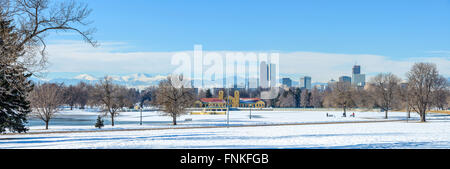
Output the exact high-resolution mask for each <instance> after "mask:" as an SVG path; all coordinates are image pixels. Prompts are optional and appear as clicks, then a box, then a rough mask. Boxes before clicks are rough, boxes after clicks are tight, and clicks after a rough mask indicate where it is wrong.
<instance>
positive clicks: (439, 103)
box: [432, 88, 450, 110]
mask: <svg viewBox="0 0 450 169" xmlns="http://www.w3.org/2000/svg"><path fill="white" fill-rule="evenodd" d="M449 96H450V91H449V89H448V88H441V89H440V90H438V91H436V92H433V96H432V97H433V106H435V107H436V108H438V109H439V110H444V109H446V108H447V107H448V102H447V101H448V98H449Z"/></svg>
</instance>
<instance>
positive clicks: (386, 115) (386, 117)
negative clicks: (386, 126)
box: [384, 109, 388, 119]
mask: <svg viewBox="0 0 450 169" xmlns="http://www.w3.org/2000/svg"><path fill="white" fill-rule="evenodd" d="M384 118H385V119H388V109H386V110H385V112H384Z"/></svg>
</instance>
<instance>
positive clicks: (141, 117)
mask: <svg viewBox="0 0 450 169" xmlns="http://www.w3.org/2000/svg"><path fill="white" fill-rule="evenodd" d="M140 109H141V120H140V123H139V124H140V125H141V126H142V107H140Z"/></svg>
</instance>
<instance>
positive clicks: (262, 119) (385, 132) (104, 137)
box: [0, 110, 450, 149]
mask: <svg viewBox="0 0 450 169" xmlns="http://www.w3.org/2000/svg"><path fill="white" fill-rule="evenodd" d="M248 113H249V112H231V114H230V121H231V123H230V124H231V125H235V126H237V125H249V124H285V123H311V122H338V121H339V122H347V121H349V122H350V121H367V120H370V121H373V120H383V119H382V118H383V117H384V113H380V112H355V114H356V117H355V118H350V117H346V118H344V117H341V115H342V114H341V112H320V111H307V112H252V119H249V116H248V115H249V114H248ZM326 113H330V114H334V115H335V117H331V118H330V117H326V115H325V114H326ZM351 113H353V112H352V111H350V112H349V113H348V114H351ZM96 115H97V113H96V112H88V111H79V110H76V111H66V112H63V113H61V114H60V116H59V117H58V118H60V119H59V120H60V121H56V122H55V123H54V124H51V125H50V129H51V130H50V131H67V130H97V129H95V128H94V127H93V125H94V123H95V119H96ZM411 115H412V116H413V118H412V121H408V122H407V121H396V122H381V123H348V124H320V125H319V124H317V125H292V126H265V127H231V128H202V129H164V130H148V131H108V132H90V133H83V132H81V133H59V134H58V133H52V134H50V133H47V134H36V135H23V134H22V135H0V148H18V149H23V148H25V149H27V148H44V149H61V148H69V149H79V148H81V149H103V148H106V149H111V148H112V149H121V148H127V149H149V148H163V149H165V148H176V149H184V148H238V149H240V148H337V149H341V148H342V149H347V148H351V149H353V148H356V149H357V148H363V149H366V148H370V149H372V148H445V149H448V148H450V132H449V131H450V130H449V129H450V117H449V116H448V115H440V114H430V115H429V116H428V117H429V121H428V122H427V123H419V122H417V120H418V117H417V115H416V114H413V113H412V114H411ZM405 116H406V113H404V112H393V113H390V119H392V120H402V119H405ZM68 117H71V120H67V119H66V118H68ZM186 118H192V121H190V122H185V121H184V119H186ZM143 119H144V125H143V126H139V125H138V124H139V113H138V112H128V113H122V114H121V116H120V117H118V118H117V123H116V124H117V125H116V127H114V129H130V128H158V127H159V128H161V127H162V128H167V127H171V119H170V118H169V117H164V116H160V114H159V113H157V112H144V118H143ZM64 121H71V122H72V123H67V122H64ZM63 122H64V124H63ZM179 122H180V123H179V125H178V126H177V127H180V126H183V127H186V126H224V125H226V116H225V115H192V116H191V115H186V116H182V117H181V118H180V121H179ZM83 124H85V125H83ZM105 127H106V128H109V129H111V127H107V126H105ZM172 127H173V126H172ZM30 128H31V131H30V132H37V131H39V132H42V131H43V130H42V129H43V125H42V124H39V123H38V121H35V122H31V123H30Z"/></svg>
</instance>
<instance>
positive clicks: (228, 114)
mask: <svg viewBox="0 0 450 169" xmlns="http://www.w3.org/2000/svg"><path fill="white" fill-rule="evenodd" d="M229 101H230V90H229V89H227V128H229V127H230V104H229Z"/></svg>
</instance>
